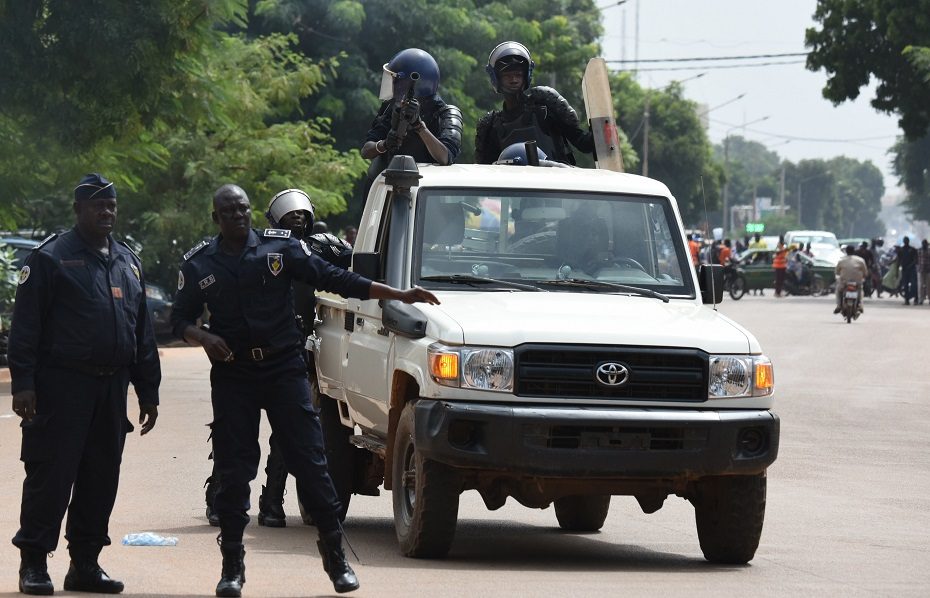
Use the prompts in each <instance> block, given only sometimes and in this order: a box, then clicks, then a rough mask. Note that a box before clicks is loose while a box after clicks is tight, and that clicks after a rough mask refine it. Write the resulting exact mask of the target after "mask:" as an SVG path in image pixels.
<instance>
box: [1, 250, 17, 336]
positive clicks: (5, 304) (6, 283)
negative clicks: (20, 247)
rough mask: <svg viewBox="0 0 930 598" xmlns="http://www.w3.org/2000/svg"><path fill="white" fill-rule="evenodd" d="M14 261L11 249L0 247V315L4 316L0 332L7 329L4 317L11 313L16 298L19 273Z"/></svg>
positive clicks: (7, 323) (7, 324)
mask: <svg viewBox="0 0 930 598" xmlns="http://www.w3.org/2000/svg"><path fill="white" fill-rule="evenodd" d="M15 259H16V253H15V252H14V251H13V248H12V247H10V246H9V245H0V314H2V315H3V316H4V319H3V321H2V322H0V330H5V329H6V328H8V327H9V321H7V319H6V315H7V314H9V313H10V312H11V311H13V310H12V307H13V299H14V298H15V297H16V285H17V283H18V282H19V273H18V271H17V269H16V266H15V265H14V264H13V261H14V260H15Z"/></svg>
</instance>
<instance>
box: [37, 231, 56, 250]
mask: <svg viewBox="0 0 930 598" xmlns="http://www.w3.org/2000/svg"><path fill="white" fill-rule="evenodd" d="M57 238H58V233H52V234H50V235H49V236H47V237H45V238H44V239H42V242H41V243H39V244H38V245H36V246H35V247H33V248H32V250H33V251H35V250H36V249H40V248H42V247H45V246H46V245H48V244H49V243H51V242H52V241H54V240H55V239H57Z"/></svg>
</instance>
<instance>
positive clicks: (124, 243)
mask: <svg viewBox="0 0 930 598" xmlns="http://www.w3.org/2000/svg"><path fill="white" fill-rule="evenodd" d="M119 244H120V245H122V246H123V247H125V248H126V249H128V250H129V253H131V254H132V257H134V258H136V259H137V260H139V262H140V263H141V262H142V258H141V257H139V254H138V253H136V252H135V251H133V250H132V247H130V246H129V243H127V242H126V241H119Z"/></svg>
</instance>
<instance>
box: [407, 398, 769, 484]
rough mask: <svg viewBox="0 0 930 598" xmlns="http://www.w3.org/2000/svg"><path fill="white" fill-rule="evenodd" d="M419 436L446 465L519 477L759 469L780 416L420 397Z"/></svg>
mask: <svg viewBox="0 0 930 598" xmlns="http://www.w3.org/2000/svg"><path fill="white" fill-rule="evenodd" d="M415 422H416V423H415V442H416V446H417V449H418V451H420V452H421V453H422V454H423V456H425V457H427V458H429V459H432V460H435V461H439V462H441V463H445V464H447V465H450V466H452V467H457V468H466V469H474V470H482V471H499V472H507V473H509V474H513V475H519V476H527V475H529V476H543V477H569V478H615V479H616V478H679V479H680V478H684V479H696V478H699V477H703V476H708V475H725V474H754V473H761V472H762V471H764V470H765V468H766V467H768V466H769V465H771V464H772V462H774V461H775V458H776V456H777V455H778V434H779V420H778V416H776V415H775V414H774V413H772V412H770V411H767V410H761V409H751V410H732V411H702V410H697V409H643V408H632V407H616V408H604V407H598V408H586V407H562V406H557V407H553V406H532V407H515V406H505V405H489V404H484V403H459V402H447V401H437V400H420V401H419V402H418V403H417V404H416V411H415Z"/></svg>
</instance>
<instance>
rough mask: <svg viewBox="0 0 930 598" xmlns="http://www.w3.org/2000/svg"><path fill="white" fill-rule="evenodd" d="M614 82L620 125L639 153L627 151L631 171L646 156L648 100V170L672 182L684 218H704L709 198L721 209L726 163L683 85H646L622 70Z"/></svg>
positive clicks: (710, 204)
mask: <svg viewBox="0 0 930 598" xmlns="http://www.w3.org/2000/svg"><path fill="white" fill-rule="evenodd" d="M611 88H612V94H613V98H614V104H615V106H616V113H617V119H618V122H619V124H620V127H621V128H622V129H623V130H625V131H628V132H630V136H631V137H632V140H631V141H632V143H633V147H635V148H636V151H638V152H639V156H640V158H639V159H636V157H635V156H632V155H629V154H628V153H626V152H625V153H624V156H623V158H624V165H625V167H626V169H627V171H629V172H637V166H639V165H641V163H642V160H643V159H644V158H643V152H644V143H643V142H644V137H645V131H646V129H645V122H644V119H645V113H646V107H647V102H648V109H649V176H650V177H652V178H655V179H658V180H660V181H662V182H663V183H665V184H666V185H668V188H669V189H670V190H671V192H672V194H673V195H675V197H676V199H677V200H678V204H679V208H680V210H681V216H682V219H683V220H684V221H685V222H686V223H694V222H701V221H703V220H704V213H705V210H704V205H705V198H706V204H707V209H708V210H711V211H712V210H717V209H720V205H721V199H720V191H721V188H722V184H723V169H722V168H721V167H720V165H719V164H718V163H716V162H715V161H714V159H713V154H712V150H711V145H710V142H709V140H708V139H707V133H706V132H705V131H704V128H703V127H702V126H701V123H700V119H699V118H698V116H697V104H696V103H695V102H693V101H691V100H687V99H685V98H684V97H683V95H682V88H681V86H680V85H677V84H673V85H671V86H669V87H667V88H665V89H659V90H656V89H645V88H643V87H640V85H639V84H638V83H636V81H635V80H634V79H633V78H632V77H631V76H630V75H629V74H628V73H623V74H619V75H614V76H613V77H612V78H611ZM631 149H632V148H631ZM702 180H703V189H702Z"/></svg>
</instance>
